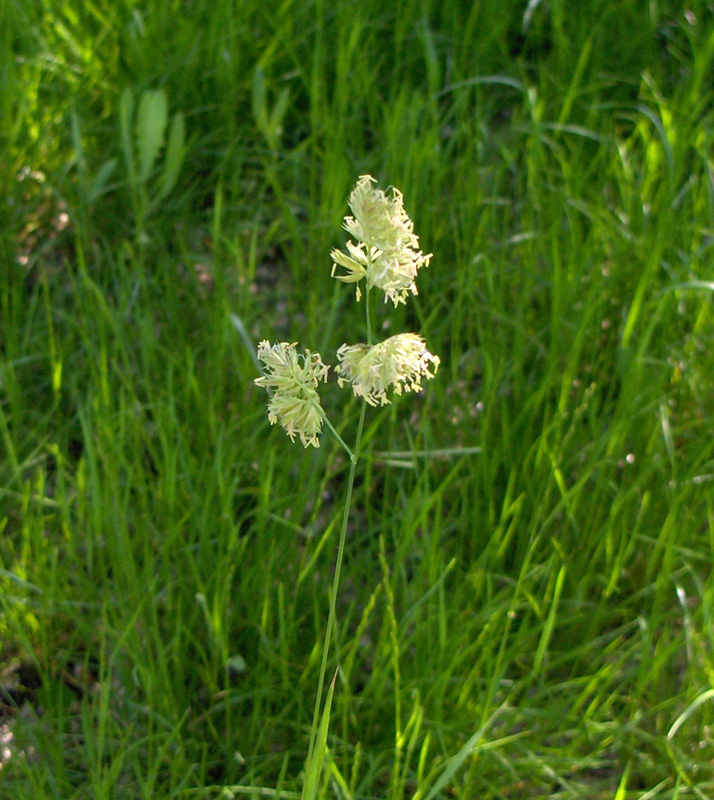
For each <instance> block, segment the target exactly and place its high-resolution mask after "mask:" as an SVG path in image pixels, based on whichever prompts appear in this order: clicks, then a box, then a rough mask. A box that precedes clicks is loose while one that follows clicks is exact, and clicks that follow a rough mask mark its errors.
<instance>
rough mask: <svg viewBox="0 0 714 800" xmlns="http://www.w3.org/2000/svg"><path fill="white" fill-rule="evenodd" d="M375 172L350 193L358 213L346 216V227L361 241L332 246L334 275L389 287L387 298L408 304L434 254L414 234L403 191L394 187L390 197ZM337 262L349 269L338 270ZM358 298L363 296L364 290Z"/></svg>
mask: <svg viewBox="0 0 714 800" xmlns="http://www.w3.org/2000/svg"><path fill="white" fill-rule="evenodd" d="M374 183H376V181H375V179H374V178H373V177H372V176H371V175H362V176H361V177H360V179H359V180H358V181H357V185H356V186H355V188H354V189H353V190H352V192H351V194H350V197H349V206H350V209H351V211H352V213H353V214H354V216H352V217H350V216H348V217H345V221H344V228H345V230H346V231H347V232H348V233H349V234H350V235H351V236H352V237H353V238H354V239H355V240H356V243H354V242H347V249H348V251H349V252H348V253H345V252H343V251H342V250H337V249H334V250H333V251H332V260H333V262H334V264H333V267H332V275H333V276H334V277H336V278H337V279H338V280H341V281H344V282H345V283H359V281H361V280H362V278H366V280H367V287H368V288H370V289H371V288H372V287H373V286H376V287H377V288H379V289H381V290H382V291H383V292H384V299H385V302H386V300H387V299H389V300H391V301H392V302H393V303H394V305H395V306H397V305H399V303H404V302H405V301H406V298H407V296H408V295H409V294H417V288H416V283H415V278H416V276H417V272H418V270H419V269H420V268H421V267H424V266H426V267H428V266H429V259H430V258H431V253H429V254H427V255H425V254H424V253H422V251H421V250H419V249H418V247H419V237H418V236H417V235H416V234H415V233H414V223H413V222H412V221H411V220H410V219H409V216H408V215H407V212H406V211H405V210H404V202H403V198H402V193H401V192H400V191H399V190H398V189H394V188H392V196H391V197H388V196H387V195H386V194H385V193H384V192H383V191H382V190H381V189H375V188H374V186H373V185H372V184H374ZM338 267H343V268H344V269H345V270H346V271H347V272H346V274H343V275H335V271H336V270H337V268H338ZM356 289H357V299H358V300H359V299H360V296H361V294H360V289H359V286H357V287H356Z"/></svg>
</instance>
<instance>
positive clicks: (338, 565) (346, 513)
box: [307, 403, 367, 764]
mask: <svg viewBox="0 0 714 800" xmlns="http://www.w3.org/2000/svg"><path fill="white" fill-rule="evenodd" d="M366 411H367V404H366V403H362V409H361V411H360V414H359V424H358V426H357V441H356V442H355V451H354V456H353V457H352V463H351V464H350V474H349V478H348V479H347V496H346V497H345V507H344V509H343V511H342V527H341V528H340V541H339V544H338V545H337V559H336V561H335V575H334V577H333V579H332V592H331V594H330V610H329V612H328V615H327V627H326V629H325V644H324V646H323V648H322V662H321V664H320V678H319V680H318V683H317V697H316V698H315V710H314V712H313V716H312V730H311V732H310V746H309V748H308V751H307V763H308V764H309V763H310V759H311V758H312V753H313V750H314V748H315V740H316V738H317V730H318V727H319V719H320V706H321V703H322V690H323V688H324V686H325V673H326V672H327V656H328V653H329V650H330V639H331V638H332V628H333V625H334V621H335V606H336V604H337V589H338V588H339V585H340V572H341V571H342V559H343V557H344V553H345V540H346V538H347V523H348V521H349V518H350V505H351V503H352V488H353V486H354V482H355V470H356V468H357V460H358V458H359V448H360V443H361V441H362V429H363V428H364V417H365V413H366ZM330 427H331V426H330Z"/></svg>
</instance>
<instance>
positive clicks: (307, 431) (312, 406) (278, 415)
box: [254, 341, 329, 447]
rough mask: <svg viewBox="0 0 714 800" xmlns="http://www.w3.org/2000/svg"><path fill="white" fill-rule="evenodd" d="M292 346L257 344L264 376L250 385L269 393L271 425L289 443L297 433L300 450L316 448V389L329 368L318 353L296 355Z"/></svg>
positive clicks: (319, 427)
mask: <svg viewBox="0 0 714 800" xmlns="http://www.w3.org/2000/svg"><path fill="white" fill-rule="evenodd" d="M296 344H297V343H296V342H293V343H292V344H289V343H288V342H279V343H277V344H273V345H271V344H270V342H268V341H262V342H260V344H259V345H258V359H259V360H260V361H262V362H263V364H264V365H265V374H264V375H262V376H261V377H260V378H256V379H255V381H254V383H256V384H257V385H258V386H263V387H265V388H266V389H268V391H270V392H272V396H271V398H270V402H269V403H268V419H269V420H270V424H271V425H275V423H276V422H279V423H280V424H281V426H282V427H283V428H284V429H285V431H286V432H287V434H288V436H289V437H290V439H291V440H292V441H293V442H294V441H295V435H296V434H297V435H298V436H299V437H300V442H301V443H302V446H303V447H307V446H308V445H309V444H311V445H312V446H313V447H319V446H320V440H319V439H318V438H317V437H318V436H319V434H320V432H321V431H322V422H323V419H324V412H323V410H322V406H321V405H320V396H319V395H318V393H317V386H318V383H319V382H320V381H326V380H327V372H328V370H329V367H327V366H326V365H325V364H323V363H322V359H321V358H320V354H319V353H311V352H310V351H309V350H306V351H305V354H304V355H298V353H297V350H296Z"/></svg>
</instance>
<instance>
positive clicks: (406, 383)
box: [335, 333, 439, 406]
mask: <svg viewBox="0 0 714 800" xmlns="http://www.w3.org/2000/svg"><path fill="white" fill-rule="evenodd" d="M337 358H338V360H339V362H340V363H339V364H338V365H337V367H335V372H336V373H337V375H338V378H337V382H338V383H339V385H340V386H343V385H344V384H345V383H350V384H351V385H352V391H353V392H354V393H355V395H356V396H357V397H361V398H363V399H364V400H365V401H366V402H367V403H369V405H371V406H376V405H382V406H383V405H386V404H388V403H390V402H391V401H390V400H389V398H388V397H387V390H388V389H389V387H390V386H391V387H392V388H393V389H394V393H395V394H402V392H418V391H419V390H420V389H421V388H422V386H421V379H422V378H427V379H428V378H433V377H434V375H435V374H436V371H437V369H438V368H439V356H435V355H432V354H431V353H430V352H429V351H428V350H427V349H426V345H425V343H424V340H423V339H422V337H421V336H419V335H418V334H416V333H398V334H397V335H396V336H390V337H389V339H385V341H383V342H380V343H379V344H375V345H372V346H371V347H370V346H369V345H366V344H352V345H347V344H343V345H342V347H340V348H339V350H338V351H337ZM430 363H431V364H433V370H434V371H433V372H430V371H429V366H430Z"/></svg>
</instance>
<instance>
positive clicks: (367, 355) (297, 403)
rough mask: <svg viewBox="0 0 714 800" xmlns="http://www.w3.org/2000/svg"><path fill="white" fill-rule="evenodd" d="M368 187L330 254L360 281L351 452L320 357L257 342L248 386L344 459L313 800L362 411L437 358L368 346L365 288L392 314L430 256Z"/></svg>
mask: <svg viewBox="0 0 714 800" xmlns="http://www.w3.org/2000/svg"><path fill="white" fill-rule="evenodd" d="M375 183H376V181H375V179H374V178H372V177H371V176H370V175H362V176H361V177H360V179H359V180H358V181H357V185H356V186H355V188H354V189H353V191H352V193H351V194H350V197H349V206H350V209H351V211H352V214H353V216H347V217H345V221H344V228H345V230H346V231H347V232H348V233H349V234H350V235H351V236H352V238H353V240H354V241H348V242H347V252H344V251H342V250H336V249H335V250H333V251H332V254H331V255H332V261H333V262H334V263H333V267H332V275H333V276H334V277H335V278H337V279H338V280H340V281H344V282H345V283H353V284H355V288H356V297H357V301H359V300H360V299H361V297H362V291H361V284H362V281H364V285H365V287H366V290H365V315H366V322H367V341H366V342H364V343H358V344H343V345H342V346H341V347H340V348H339V349H338V350H337V360H338V364H337V366H336V367H335V372H336V373H337V383H338V384H339V386H340V387H344V386H349V387H351V389H352V391H353V392H354V394H355V396H357V397H360V398H362V399H363V400H364V403H363V404H362V408H361V410H360V416H359V423H358V426H357V435H356V439H355V445H354V448H353V449H350V448H349V447H348V446H347V444H346V443H345V442H344V441H343V439H342V438H341V436H340V435H339V434H338V433H337V431H336V429H335V427H334V426H333V425H332V423H331V422H330V420H329V419H328V418H327V416H326V415H325V412H324V410H323V408H322V404H321V403H320V395H319V393H318V389H319V386H320V383H322V382H326V381H327V377H328V373H329V369H330V368H329V367H328V366H327V365H325V364H324V363H323V361H322V358H321V356H320V354H319V353H312V352H310V351H309V350H305V352H304V353H298V352H297V344H296V343H295V342H293V343H288V342H279V343H277V344H270V342H268V341H262V342H260V344H259V345H258V359H259V360H260V361H261V362H262V364H263V365H264V374H263V375H262V376H261V377H260V378H256V380H255V383H256V384H258V385H259V386H263V387H265V388H266V389H267V390H268V392H270V395H271V396H270V401H269V403H268V419H269V420H270V422H271V424H276V423H280V425H281V426H282V427H283V428H284V429H285V431H286V432H287V434H288V436H289V437H290V438H291V439H292V440H293V441H295V437H296V436H299V437H300V442H301V443H302V445H303V446H304V447H307V446H308V445H312V446H313V447H319V446H320V434H321V432H322V427H323V424H324V425H326V426H327V427H328V428H329V429H330V431H332V433H333V434H334V435H335V436H336V437H337V439H338V440H339V442H340V444H341V445H342V446H343V447H344V448H345V450H346V451H347V453H348V455H349V457H350V460H351V464H350V475H349V479H348V482H347V493H346V501H345V506H344V510H343V516H342V527H341V531H340V541H339V545H338V550H337V561H336V566H335V574H334V579H333V587H332V594H331V595H330V610H329V614H328V618H327V629H326V632H325V644H324V647H323V652H322V664H321V668H320V677H319V682H318V688H317V698H316V701H315V714H314V717H313V724H312V732H311V736H310V746H309V750H308V758H307V762H306V772H305V782H304V785H303V794H302V796H303V798H314V797H315V795H316V793H317V790H318V783H319V778H320V773H321V769H322V764H323V761H324V758H325V754H326V738H327V726H328V721H329V714H330V707H331V702H332V693H333V689H334V680H333V682H332V686H331V688H330V690H329V692H328V695H327V699H326V701H325V710H324V713H323V715H322V722H321V723H320V722H319V718H320V713H319V711H320V704H321V698H322V694H323V688H324V680H325V673H326V669H327V655H328V650H329V644H330V638H331V635H332V627H333V622H334V617H335V600H336V596H337V589H338V586H339V580H340V570H341V566H342V557H343V553H344V544H345V535H346V531H347V520H348V517H349V510H350V503H351V499H352V487H353V485H354V476H355V467H356V465H357V461H358V458H359V453H360V443H361V439H362V429H363V426H364V419H365V412H366V408H367V405H371V406H377V405H386V404H387V403H390V402H391V401H390V399H389V393H390V392H393V393H394V394H398V395H400V394H402V393H403V392H415V391H419V390H420V389H421V388H422V385H421V381H422V379H423V378H427V379H428V378H433V377H434V375H435V373H436V371H437V369H438V367H439V357H438V356H435V355H432V354H431V353H430V352H429V351H428V350H427V348H426V344H425V342H424V340H423V339H422V337H421V336H419V335H418V334H416V333H398V334H396V335H395V336H390V337H389V338H388V339H385V340H384V341H381V342H373V341H372V324H371V318H370V310H369V300H370V293H371V291H372V289H374V288H376V289H380V290H381V291H382V292H384V300H385V302H387V301H388V300H391V302H392V303H393V304H394V306H395V308H396V306H398V305H399V304H400V303H405V302H406V300H407V298H408V297H409V295H410V294H412V295H415V294H417V288H416V283H415V281H416V277H417V274H418V272H419V270H420V269H421V267H426V266H428V265H429V260H430V259H431V254H428V255H425V254H424V253H422V251H421V250H419V238H418V237H417V235H416V234H415V233H414V224H413V223H412V221H411V220H410V219H409V217H408V215H407V213H406V211H405V210H404V203H403V199H402V194H401V192H399V191H398V190H397V189H394V188H393V189H392V191H391V197H390V196H388V195H387V194H385V192H383V191H382V190H381V189H377V188H375V186H374V185H373V184H375ZM318 726H319V730H318Z"/></svg>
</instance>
